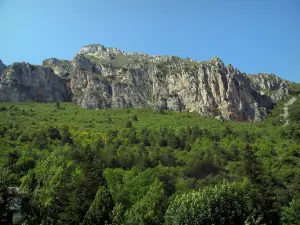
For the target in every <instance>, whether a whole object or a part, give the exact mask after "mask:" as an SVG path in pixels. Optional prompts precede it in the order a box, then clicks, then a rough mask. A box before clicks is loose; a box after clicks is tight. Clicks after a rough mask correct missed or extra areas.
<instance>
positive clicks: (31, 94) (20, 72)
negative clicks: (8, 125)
mask: <svg viewBox="0 0 300 225" xmlns="http://www.w3.org/2000/svg"><path fill="white" fill-rule="evenodd" d="M70 95H71V92H70V88H69V87H68V83H67V81H66V80H63V79H61V78H60V77H59V76H57V75H56V74H55V73H54V72H53V70H52V69H50V68H46V67H41V66H32V65H30V64H28V63H13V64H12V65H11V66H8V67H7V68H6V70H5V72H4V73H3V74H2V76H1V82H0V101H12V102H22V101H26V100H31V101H39V102H54V101H68V100H70Z"/></svg>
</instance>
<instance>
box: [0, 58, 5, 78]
mask: <svg viewBox="0 0 300 225" xmlns="http://www.w3.org/2000/svg"><path fill="white" fill-rule="evenodd" d="M5 68H6V66H5V65H4V63H3V62H2V61H1V59H0V77H1V74H2V72H3V70H4V69H5Z"/></svg>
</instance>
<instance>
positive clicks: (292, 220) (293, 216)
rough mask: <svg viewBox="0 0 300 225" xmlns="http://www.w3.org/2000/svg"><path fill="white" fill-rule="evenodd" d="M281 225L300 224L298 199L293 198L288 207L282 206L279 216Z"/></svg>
mask: <svg viewBox="0 0 300 225" xmlns="http://www.w3.org/2000/svg"><path fill="white" fill-rule="evenodd" d="M281 221H282V224H283V225H293V224H300V199H293V200H292V201H291V202H290V205H289V207H284V208H283V212H282V218H281Z"/></svg>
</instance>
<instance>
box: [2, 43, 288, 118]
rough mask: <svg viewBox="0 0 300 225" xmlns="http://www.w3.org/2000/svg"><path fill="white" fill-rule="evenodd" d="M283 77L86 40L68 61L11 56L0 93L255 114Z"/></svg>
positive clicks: (278, 91) (85, 103)
mask: <svg viewBox="0 0 300 225" xmlns="http://www.w3.org/2000/svg"><path fill="white" fill-rule="evenodd" d="M289 85H290V82H288V81H285V80H282V79H280V78H278V77H276V76H275V75H267V74H258V75H251V76H248V75H246V74H244V73H241V72H240V71H239V70H237V69H235V68H233V66H232V65H229V66H225V65H224V64H223V62H222V61H221V60H220V59H218V58H212V59H210V60H208V61H205V62H199V61H195V60H191V59H180V58H178V57H174V56H149V55H147V54H139V53H125V52H122V51H121V50H119V49H116V48H105V47H104V46H102V45H89V46H85V47H83V48H82V49H80V51H79V53H78V54H77V55H76V56H75V57H74V59H73V60H72V61H66V60H58V59H47V60H45V61H44V62H43V64H42V66H39V67H36V66H31V65H29V64H25V63H23V64H13V65H12V66H10V67H9V68H8V69H6V70H5V72H4V73H3V75H2V78H1V82H0V100H2V101H24V100H26V99H31V100H35V101H45V102H52V101H72V102H74V103H76V104H79V105H81V106H82V107H85V108H89V109H93V108H108V107H124V108H127V107H134V108H140V107H147V108H149V107H151V108H154V109H158V110H165V109H169V110H174V111H195V112H199V113H200V114H202V115H205V116H215V117H218V118H223V119H230V120H239V121H259V120H262V119H264V118H265V117H266V115H267V110H268V109H270V108H272V106H273V104H274V103H275V102H276V101H278V100H280V99H283V98H285V97H286V96H287V95H288V86H289Z"/></svg>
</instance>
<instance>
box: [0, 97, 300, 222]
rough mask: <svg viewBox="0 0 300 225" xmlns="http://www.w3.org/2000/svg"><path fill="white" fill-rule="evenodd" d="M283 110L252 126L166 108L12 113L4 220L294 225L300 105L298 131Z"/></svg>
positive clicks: (26, 106) (5, 147) (293, 117)
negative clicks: (279, 118)
mask: <svg viewBox="0 0 300 225" xmlns="http://www.w3.org/2000/svg"><path fill="white" fill-rule="evenodd" d="M287 101H288V100H287ZM284 103H285V101H283V102H282V103H280V104H282V105H284ZM280 104H278V105H277V107H278V108H275V109H274V110H273V111H272V112H271V115H272V116H273V117H272V116H271V117H269V118H268V119H267V120H266V121H264V122H258V123H251V122H231V121H224V122H221V121H219V120H217V119H211V118H205V117H201V116H200V115H199V114H198V113H189V112H174V111H166V110H160V111H154V110H151V109H118V108H115V109H110V108H109V109H99V110H96V109H93V110H88V109H84V108H82V107H80V106H77V105H75V104H72V103H59V102H57V103H34V102H23V103H11V102H8V103H0V156H1V157H0V159H1V160H0V168H1V169H0V178H1V180H0V184H1V185H0V187H1V188H0V196H1V198H2V199H3V200H2V201H1V202H0V212H1V213H0V219H1V221H2V222H3V223H4V221H11V220H13V221H14V224H21V223H23V224H81V223H82V224H104V221H107V224H114V225H116V224H212V223H215V224H229V223H233V224H290V223H288V222H289V221H293V220H294V221H295V220H297V218H298V219H299V217H297V216H298V214H297V213H295V211H293V210H297V207H299V206H300V205H299V200H298V199H299V197H300V196H299V193H300V183H299V181H300V179H299V177H300V170H299V168H300V158H299V143H300V119H299V115H300V114H299V113H298V112H300V111H299V109H300V104H299V101H298V100H297V101H295V102H294V103H293V104H292V105H290V106H289V120H290V121H291V122H290V123H288V124H287V125H286V126H282V125H283V124H277V123H275V122H274V121H276V118H277V117H276V115H277V114H278V115H280V114H281V113H282V111H283V109H282V108H280V107H281V106H280ZM277 111H278V112H277ZM276 113H277V114H276ZM224 198H225V199H226V201H224ZM218 206H220V207H221V208H218ZM233 212H235V213H234V214H232V215H230V216H229V214H230V213H233ZM6 213H7V214H6Z"/></svg>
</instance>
